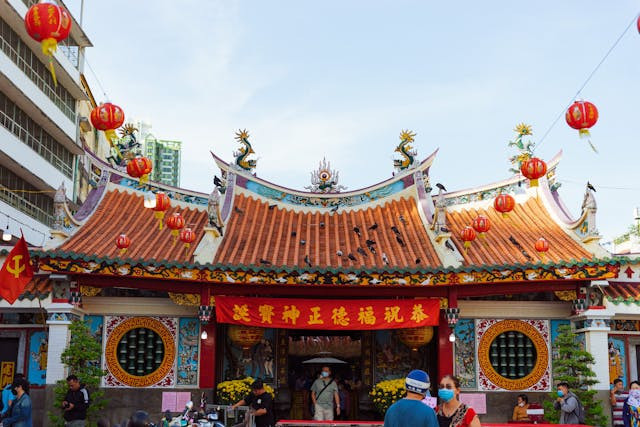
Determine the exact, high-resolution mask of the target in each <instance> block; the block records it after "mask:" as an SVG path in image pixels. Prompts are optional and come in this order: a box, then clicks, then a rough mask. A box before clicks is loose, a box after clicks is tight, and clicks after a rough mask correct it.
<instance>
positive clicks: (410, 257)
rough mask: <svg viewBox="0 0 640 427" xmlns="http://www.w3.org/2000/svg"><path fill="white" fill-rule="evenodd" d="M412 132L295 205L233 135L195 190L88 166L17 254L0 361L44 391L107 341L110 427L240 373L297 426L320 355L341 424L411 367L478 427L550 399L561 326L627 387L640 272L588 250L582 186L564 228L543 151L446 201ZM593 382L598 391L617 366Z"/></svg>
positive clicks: (320, 176)
mask: <svg viewBox="0 0 640 427" xmlns="http://www.w3.org/2000/svg"><path fill="white" fill-rule="evenodd" d="M519 129H520V130H521V132H520V133H519V135H518V137H519V138H520V139H519V141H522V137H523V136H524V135H527V133H526V132H525V133H523V132H522V128H519ZM524 130H525V131H526V128H525V129H524ZM414 136H415V135H414V134H413V133H411V132H407V131H404V132H403V133H402V134H401V142H400V145H399V146H398V148H397V149H396V151H397V152H398V153H400V155H401V156H402V158H401V159H399V160H396V161H395V162H394V165H393V166H394V167H395V171H394V173H393V175H392V177H391V178H390V179H388V180H386V181H383V182H379V183H376V184H373V185H371V186H369V187H367V188H363V189H359V190H346V189H345V188H344V187H343V186H341V185H340V183H339V180H338V174H337V172H336V171H334V170H332V169H331V166H330V164H329V163H328V162H326V161H323V162H322V163H321V164H320V167H319V168H318V170H317V171H315V172H314V173H312V182H311V185H310V186H309V187H307V190H308V191H298V190H292V189H290V188H287V187H285V186H281V185H278V184H275V183H271V182H267V181H265V180H263V179H261V178H259V177H258V176H256V174H255V173H254V172H255V169H256V166H257V165H256V161H255V160H252V159H251V157H252V154H253V152H254V149H253V147H252V145H251V143H250V142H249V135H248V133H247V132H246V131H241V132H238V134H237V140H238V142H239V143H240V149H239V150H238V151H237V152H236V153H234V160H233V161H232V162H230V163H227V162H225V161H224V160H222V159H221V158H219V157H217V156H216V155H213V160H212V162H213V163H212V165H213V164H215V166H216V167H217V168H218V169H219V170H220V172H219V174H217V176H216V179H215V184H214V185H212V188H211V192H210V193H209V194H204V193H199V192H194V191H189V190H183V189H176V188H174V187H169V186H165V185H163V184H157V183H154V182H146V183H140V181H139V180H138V179H134V178H131V177H129V176H128V175H127V174H126V171H125V170H124V169H123V168H121V167H117V166H113V165H112V164H108V163H105V162H103V161H101V160H100V159H98V158H97V157H96V158H93V160H92V162H93V164H92V167H91V168H90V169H89V170H90V171H91V174H92V176H91V179H90V182H92V183H93V187H92V188H91V190H90V192H89V196H88V198H87V200H86V202H85V203H84V204H83V205H82V206H81V207H80V208H79V209H78V210H77V211H75V212H73V213H72V212H71V211H70V210H69V208H68V206H67V204H66V200H67V198H66V197H64V193H63V191H62V190H61V191H60V194H58V195H57V196H56V198H55V200H56V203H55V206H54V212H53V214H54V218H55V221H54V227H53V229H52V230H51V236H52V239H49V241H48V243H47V245H46V246H45V247H44V248H43V249H34V250H32V251H31V257H32V260H33V262H34V265H36V266H37V267H38V268H37V271H38V274H37V275H36V277H35V278H34V279H33V280H32V282H31V283H30V284H29V285H28V287H27V289H26V290H25V292H24V294H23V295H22V297H21V299H20V300H19V301H17V302H16V303H15V304H13V305H11V306H10V305H8V304H7V303H6V302H5V301H0V316H2V317H1V320H2V321H1V323H2V324H1V325H0V339H2V340H4V339H9V338H11V339H14V340H15V343H16V350H15V351H14V352H13V353H11V354H9V353H7V352H3V353H2V361H3V363H4V361H9V362H11V361H13V362H14V363H16V364H17V370H18V371H23V372H25V373H26V374H27V376H28V378H29V380H30V381H31V382H32V384H33V385H34V387H33V389H34V391H33V393H42V394H43V396H44V395H45V394H46V391H47V390H48V388H49V387H50V386H51V385H52V384H54V383H55V382H56V381H57V380H59V379H61V378H63V377H64V376H65V374H66V372H65V368H64V366H62V365H61V363H60V354H61V352H62V350H63V349H64V347H65V345H66V343H67V342H68V340H69V332H68V330H69V324H70V322H71V321H72V320H73V319H77V318H82V319H84V320H85V321H86V322H88V324H89V325H90V327H91V331H92V333H93V334H94V335H95V337H96V340H98V341H100V342H101V344H102V347H103V357H102V360H101V361H100V363H101V364H102V366H103V368H104V369H105V370H106V372H107V374H106V375H105V376H104V378H103V386H104V387H105V388H107V391H108V393H107V397H110V398H111V399H112V402H111V407H112V409H111V410H110V411H111V412H113V414H114V417H115V418H114V419H121V418H123V417H124V416H126V415H127V414H129V413H131V412H132V411H133V410H135V409H140V408H143V409H146V410H148V411H150V412H152V413H154V414H157V413H160V412H161V411H162V410H163V409H164V408H162V407H161V405H162V403H161V402H162V393H163V392H167V391H190V392H192V395H193V398H194V399H198V398H199V396H200V393H201V392H205V393H207V394H208V395H209V401H215V396H213V394H214V393H215V389H214V388H215V386H216V384H217V383H219V382H221V381H224V380H229V379H236V378H243V377H245V376H252V377H254V378H263V379H264V380H265V381H266V382H267V383H268V384H270V385H272V386H273V387H274V388H275V389H276V390H277V394H276V399H275V401H276V411H277V413H278V415H279V416H280V417H283V418H289V417H294V418H298V417H302V416H304V415H305V414H306V412H307V411H308V410H307V409H306V407H305V400H304V399H305V391H304V382H305V381H308V380H309V378H310V377H311V378H313V375H315V373H314V370H313V367H312V366H313V365H311V367H310V365H309V364H308V363H305V362H308V361H309V359H312V358H314V357H330V358H332V359H338V361H339V362H341V363H339V364H337V365H335V366H334V371H335V374H336V375H337V376H339V377H340V378H341V379H343V380H346V381H348V383H349V384H350V385H351V386H352V391H351V397H350V399H351V405H350V417H351V418H352V419H371V418H373V417H376V414H375V410H374V407H373V405H372V402H371V399H370V397H369V395H368V391H369V390H370V389H371V386H372V385H374V384H376V383H377V382H379V381H382V380H386V379H394V378H402V377H404V376H405V375H406V374H407V372H408V371H409V370H410V369H412V368H422V369H425V370H426V371H427V372H428V373H429V375H430V376H431V382H432V388H433V390H432V394H434V393H435V392H436V391H437V387H436V384H437V381H438V380H439V377H441V376H442V375H444V374H448V373H454V374H456V375H457V376H459V377H460V378H461V380H462V386H463V393H464V394H465V395H468V396H469V399H473V402H474V404H475V405H477V407H478V410H479V412H481V413H482V412H489V413H487V414H482V415H481V419H482V420H483V421H500V422H504V421H506V418H505V417H506V415H505V414H510V413H511V410H512V408H513V405H514V404H515V401H516V399H515V397H516V395H517V394H519V393H522V392H526V393H527V394H528V395H529V400H530V401H533V402H540V401H541V400H542V399H544V398H545V397H546V396H547V393H548V392H549V391H551V390H552V387H553V386H554V378H553V375H552V366H553V360H554V346H553V342H554V338H555V336H556V335H557V330H558V327H559V326H560V325H562V324H568V323H569V322H573V324H574V325H575V327H576V331H577V332H578V333H579V335H578V336H579V337H580V342H581V345H584V347H585V348H586V349H588V350H589V351H591V352H592V354H593V355H594V356H595V357H596V360H598V361H599V362H601V361H603V360H605V358H606V359H608V358H609V355H610V354H613V355H614V356H615V357H617V359H614V363H615V361H619V363H618V365H617V366H615V369H617V370H616V371H615V376H620V377H624V378H626V380H627V381H628V379H629V378H630V377H632V378H635V377H634V375H636V376H637V373H638V370H637V367H636V366H637V363H638V359H637V357H635V354H636V353H635V351H636V349H638V346H640V327H639V326H638V325H639V320H640V308H639V306H638V301H639V300H640V293H639V292H638V291H636V289H637V287H636V285H637V281H638V280H639V279H638V275H639V274H640V266H633V265H632V264H629V262H630V261H629V260H628V259H626V258H615V257H612V255H611V254H610V253H609V252H607V251H606V250H604V249H603V248H602V247H601V246H600V245H599V238H600V236H599V235H598V231H597V228H596V213H597V205H596V201H595V197H594V194H593V191H592V190H590V189H589V188H587V189H586V190H585V198H584V202H583V204H582V208H581V214H580V216H579V217H578V218H572V217H571V216H570V214H569V210H568V209H567V207H566V206H565V205H564V204H563V203H562V201H561V199H560V196H559V193H558V188H559V183H558V182H557V181H556V172H557V170H558V166H559V162H560V157H561V156H560V155H557V156H556V157H554V158H553V159H551V160H549V161H548V162H547V170H546V173H545V174H544V176H541V177H540V178H539V179H538V182H537V183H536V182H534V181H530V180H529V179H527V178H525V177H524V176H522V175H521V174H519V173H516V174H513V175H512V176H510V177H509V178H507V179H505V180H504V181H501V182H496V183H492V184H485V185H476V184H474V183H471V184H472V185H471V187H472V188H470V189H467V190H455V191H449V192H447V191H446V190H445V187H444V186H442V185H441V184H432V183H434V182H436V180H437V178H436V179H434V178H432V177H431V176H430V173H429V171H430V167H431V166H432V164H433V163H434V162H435V161H437V158H436V154H437V153H436V152H434V153H433V154H431V155H430V156H428V157H427V158H426V159H424V160H422V161H418V160H417V158H416V157H417V155H416V151H415V150H414V149H413V148H412V147H411V146H410V143H413V142H414ZM512 160H513V162H514V165H517V162H518V161H519V160H522V157H517V156H516V158H514V159H512ZM507 196H508V197H507ZM497 199H499V200H498V202H496V200H497ZM511 201H513V202H515V203H514V204H513V206H509V204H510V203H511ZM145 206H147V207H145ZM176 214H179V215H176ZM177 217H179V218H180V219H181V220H179V219H176V218H177ZM472 226H473V228H476V230H473V228H472V229H471V231H469V229H467V228H465V227H472ZM187 228H188V229H190V231H189V232H185V231H186V229H187ZM478 230H479V231H478ZM472 231H473V233H472ZM121 234H126V238H127V239H118V238H119V236H120V235H121ZM541 238H542V239H543V241H542V243H541V242H540V239H541ZM116 240H118V242H119V243H118V244H119V246H117V245H116ZM3 254H4V256H6V252H4V253H3ZM625 268H629V269H632V270H633V271H632V273H628V274H630V275H625V274H626V271H628V270H625ZM621 277H629V282H632V281H633V280H634V279H635V282H636V283H635V284H634V283H626V279H621ZM623 282H625V283H623ZM612 329H613V330H612ZM612 343H613V344H612ZM612 345H613V353H612V350H611V346H612ZM3 348H4V347H3ZM617 352H619V354H618V353H617ZM630 353H633V356H631V355H630ZM623 361H624V362H623ZM632 364H633V366H631V365H632ZM593 368H594V371H595V372H596V375H597V379H598V384H597V385H596V388H597V389H598V390H599V392H601V394H602V395H603V396H604V395H605V394H606V393H607V391H608V389H609V383H610V376H611V374H612V371H611V369H608V367H607V365H606V364H604V363H598V364H596V366H594V367H593ZM39 386H40V388H39ZM49 395H50V393H49ZM47 399H50V398H47ZM47 399H45V398H43V399H42V400H43V401H46V400H47ZM34 400H35V399H34ZM47 402H48V401H47ZM48 404H49V403H45V405H48ZM483 404H484V405H485V406H486V407H487V408H489V409H490V410H489V411H483V410H482V405H483ZM37 409H38V408H37ZM39 409H41V408H39ZM377 416H379V415H377Z"/></svg>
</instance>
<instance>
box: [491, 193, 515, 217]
mask: <svg viewBox="0 0 640 427" xmlns="http://www.w3.org/2000/svg"><path fill="white" fill-rule="evenodd" d="M515 206H516V201H515V199H514V198H513V197H512V196H511V195H509V194H498V197H496V199H495V200H494V201H493V207H494V208H495V210H497V211H498V212H500V213H501V214H502V216H503V217H505V218H506V217H507V216H509V212H511V211H512V210H513V208H514V207H515Z"/></svg>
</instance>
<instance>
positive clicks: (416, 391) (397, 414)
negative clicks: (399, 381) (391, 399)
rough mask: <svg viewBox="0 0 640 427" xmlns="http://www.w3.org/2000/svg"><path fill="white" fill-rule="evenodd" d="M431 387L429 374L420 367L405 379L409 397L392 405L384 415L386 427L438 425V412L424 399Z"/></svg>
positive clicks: (434, 426) (436, 426)
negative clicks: (424, 401)
mask: <svg viewBox="0 0 640 427" xmlns="http://www.w3.org/2000/svg"><path fill="white" fill-rule="evenodd" d="M429 387H431V384H430V381H429V375H428V374H427V373H426V372H425V371H421V370H419V369H416V370H413V371H411V372H409V375H407V378H406V379H405V380H404V388H405V389H406V390H407V397H405V398H404V399H400V400H398V401H397V402H396V403H394V404H393V405H391V406H390V407H389V409H387V412H386V414H385V416H384V427H438V420H437V419H436V414H435V412H434V411H433V409H431V408H430V407H429V406H427V405H425V404H424V403H423V402H422V399H424V397H425V396H426V395H427V393H428V392H429Z"/></svg>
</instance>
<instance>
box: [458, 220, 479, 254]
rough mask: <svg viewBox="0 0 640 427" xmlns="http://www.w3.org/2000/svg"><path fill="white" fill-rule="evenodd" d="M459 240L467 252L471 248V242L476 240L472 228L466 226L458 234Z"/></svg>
mask: <svg viewBox="0 0 640 427" xmlns="http://www.w3.org/2000/svg"><path fill="white" fill-rule="evenodd" d="M460 238H461V239H462V241H463V242H464V249H465V250H467V249H469V248H470V247H471V242H473V241H474V240H476V231H475V230H474V229H473V227H470V226H468V225H467V226H466V227H465V228H463V229H462V231H461V232H460Z"/></svg>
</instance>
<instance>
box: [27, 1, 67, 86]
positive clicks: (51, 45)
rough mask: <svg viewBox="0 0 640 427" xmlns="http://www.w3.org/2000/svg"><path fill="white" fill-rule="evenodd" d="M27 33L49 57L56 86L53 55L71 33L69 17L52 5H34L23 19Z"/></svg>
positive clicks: (58, 7) (61, 9) (50, 68)
mask: <svg viewBox="0 0 640 427" xmlns="http://www.w3.org/2000/svg"><path fill="white" fill-rule="evenodd" d="M24 26H25V28H26V29H27V33H29V35H30V36H31V38H32V39H34V40H35V41H37V42H40V47H41V48H42V53H44V54H45V55H46V56H48V57H49V71H50V72H51V77H52V78H53V84H54V85H55V86H57V85H58V81H57V79H56V72H55V70H54V68H53V54H54V53H55V52H56V50H57V49H58V42H60V41H62V40H64V39H66V38H67V37H68V36H69V32H70V31H71V17H70V16H69V14H68V13H67V11H66V10H64V9H63V8H61V7H60V6H58V5H56V4H53V3H36V4H34V5H33V6H31V7H30V8H29V10H28V11H27V14H26V15H25V17H24Z"/></svg>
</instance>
